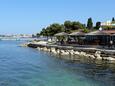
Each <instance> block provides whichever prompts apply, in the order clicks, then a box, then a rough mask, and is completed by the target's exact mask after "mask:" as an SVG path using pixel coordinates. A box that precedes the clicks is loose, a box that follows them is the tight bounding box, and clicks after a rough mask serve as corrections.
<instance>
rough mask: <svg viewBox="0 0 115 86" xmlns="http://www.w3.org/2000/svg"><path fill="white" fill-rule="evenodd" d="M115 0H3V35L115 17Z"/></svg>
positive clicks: (0, 10)
mask: <svg viewBox="0 0 115 86" xmlns="http://www.w3.org/2000/svg"><path fill="white" fill-rule="evenodd" d="M114 9H115V0H0V34H21V33H22V34H33V33H37V32H40V31H41V30H42V28H43V27H46V26H48V25H50V24H52V23H63V22H64V21H66V20H71V21H80V22H82V23H87V19H88V18H89V17H92V19H93V22H96V21H101V22H104V21H107V20H111V19H112V17H115V11H114Z"/></svg>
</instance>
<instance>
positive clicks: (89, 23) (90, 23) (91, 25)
mask: <svg viewBox="0 0 115 86" xmlns="http://www.w3.org/2000/svg"><path fill="white" fill-rule="evenodd" d="M87 28H88V29H90V30H91V29H93V22H92V18H89V19H88V21H87Z"/></svg>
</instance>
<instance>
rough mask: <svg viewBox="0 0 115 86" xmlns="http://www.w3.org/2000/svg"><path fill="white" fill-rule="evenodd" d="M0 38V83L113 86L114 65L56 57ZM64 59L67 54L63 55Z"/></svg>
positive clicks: (15, 85) (13, 85) (11, 85)
mask: <svg viewBox="0 0 115 86" xmlns="http://www.w3.org/2000/svg"><path fill="white" fill-rule="evenodd" d="M20 43H21V41H18V42H17V41H0V86H114V84H115V64H114V63H109V62H100V61H91V60H88V59H85V58H83V57H78V58H77V61H68V60H63V59H61V58H59V57H58V56H55V55H52V54H49V53H46V52H42V51H37V50H36V49H31V48H23V47H19V46H17V45H18V44H20ZM66 58H67V56H66Z"/></svg>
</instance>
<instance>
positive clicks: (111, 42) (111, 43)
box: [110, 40, 113, 48]
mask: <svg viewBox="0 0 115 86" xmlns="http://www.w3.org/2000/svg"><path fill="white" fill-rule="evenodd" d="M112 45H113V41H112V40H110V48H112Z"/></svg>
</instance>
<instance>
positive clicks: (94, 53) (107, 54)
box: [26, 43, 115, 62]
mask: <svg viewBox="0 0 115 86" xmlns="http://www.w3.org/2000/svg"><path fill="white" fill-rule="evenodd" d="M26 46H28V47H31V48H36V49H38V50H42V51H46V52H51V53H54V54H58V55H61V56H63V55H69V56H73V55H76V56H84V57H86V58H90V59H93V60H106V61H114V62H115V50H107V49H96V48H83V47H72V46H59V45H48V44H36V43H28V44H26ZM73 60H75V59H73Z"/></svg>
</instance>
